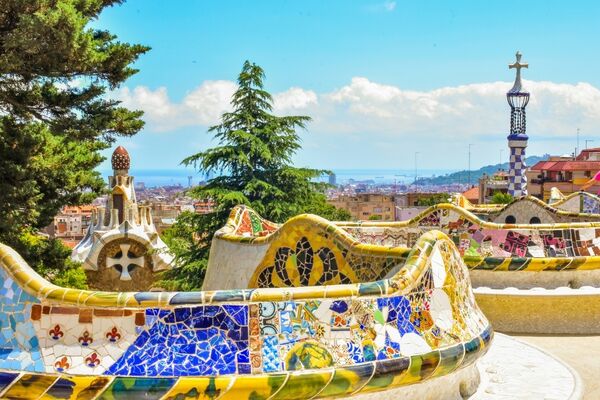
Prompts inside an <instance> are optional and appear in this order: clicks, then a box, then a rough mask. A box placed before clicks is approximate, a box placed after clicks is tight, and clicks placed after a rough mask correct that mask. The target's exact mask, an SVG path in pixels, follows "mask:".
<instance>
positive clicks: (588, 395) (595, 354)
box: [512, 335, 600, 400]
mask: <svg viewBox="0 0 600 400" xmlns="http://www.w3.org/2000/svg"><path fill="white" fill-rule="evenodd" d="M512 336H513V337H516V338H518V339H519V340H522V341H525V342H528V343H532V344H534V345H535V346H538V347H540V348H542V349H544V350H546V351H548V352H550V353H552V354H554V355H555V356H557V357H559V358H560V359H561V360H563V361H564V362H566V363H567V364H569V366H570V367H571V368H573V369H574V370H575V371H577V372H578V373H579V376H581V379H582V381H583V386H584V390H583V391H584V395H583V398H584V399H585V400H597V399H600V336H597V335H596V336H592V335H590V336H584V335H577V336H568V335H561V336H558V335H535V336H534V335H528V336H525V335H523V336H521V335H512Z"/></svg>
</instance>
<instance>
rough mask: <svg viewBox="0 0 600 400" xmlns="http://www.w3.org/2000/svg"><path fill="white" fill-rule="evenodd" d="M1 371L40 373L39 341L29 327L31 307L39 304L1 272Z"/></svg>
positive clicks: (30, 326)
mask: <svg viewBox="0 0 600 400" xmlns="http://www.w3.org/2000/svg"><path fill="white" fill-rule="evenodd" d="M0 280H1V281H2V282H3V285H2V289H1V290H0V368H6V369H22V370H25V371H30V372H43V371H44V370H45V368H44V363H43V362H42V357H41V354H40V348H39V341H38V339H37V337H36V334H35V329H34V328H33V324H32V323H31V320H30V318H31V306H32V304H38V303H39V300H38V299H36V298H35V297H33V296H31V295H29V294H28V293H26V292H25V291H23V289H21V287H20V286H19V285H17V284H16V283H15V282H14V281H13V280H12V279H11V278H10V277H9V276H8V274H7V273H6V272H5V271H4V270H3V269H0Z"/></svg>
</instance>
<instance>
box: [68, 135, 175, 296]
mask: <svg viewBox="0 0 600 400" xmlns="http://www.w3.org/2000/svg"><path fill="white" fill-rule="evenodd" d="M130 162H131V161H130V158H129V153H127V150H125V148H123V147H122V146H119V147H117V149H116V150H115V151H114V153H113V155H112V167H113V176H110V177H109V178H108V183H109V189H110V194H109V195H108V199H107V201H106V207H98V209H97V210H95V211H94V212H93V213H92V220H91V223H90V226H89V228H88V231H87V233H86V235H85V237H84V238H83V239H82V240H81V241H80V242H79V243H78V244H77V246H75V248H74V249H73V253H72V256H71V257H72V259H73V260H75V261H80V262H82V263H83V268H84V269H85V270H86V272H87V275H88V280H89V281H90V282H91V283H92V284H93V287H94V288H95V289H101V290H132V289H135V290H147V289H148V287H147V285H149V284H151V283H152V279H151V277H152V274H153V273H155V272H157V271H161V270H165V269H170V268H172V266H173V265H172V263H173V256H172V255H171V254H170V253H169V251H168V248H167V245H166V244H165V243H164V242H163V241H162V240H161V239H160V237H159V236H158V233H157V231H156V227H155V226H154V224H153V223H152V215H151V212H150V207H149V206H143V205H139V204H138V203H137V200H136V196H135V190H134V186H133V176H131V175H129V167H130Z"/></svg>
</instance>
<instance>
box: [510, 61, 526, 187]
mask: <svg viewBox="0 0 600 400" xmlns="http://www.w3.org/2000/svg"><path fill="white" fill-rule="evenodd" d="M521 57H522V54H521V53H520V52H519V51H517V54H516V61H515V62H514V63H512V64H509V65H508V68H509V69H513V68H514V69H515V70H516V71H517V74H516V76H515V83H514V84H513V87H512V88H511V89H510V90H509V91H508V93H506V100H507V101H508V104H509V105H510V134H509V135H508V138H507V139H508V148H509V149H510V162H509V173H508V194H510V195H511V196H513V197H521V196H525V195H527V177H526V176H525V170H526V169H527V166H526V165H525V148H526V147H527V139H528V137H527V133H526V130H527V125H526V116H525V107H527V103H529V92H528V91H527V90H525V89H524V88H523V82H522V81H521V69H522V68H529V64H528V63H525V62H521Z"/></svg>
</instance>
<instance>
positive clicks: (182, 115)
mask: <svg viewBox="0 0 600 400" xmlns="http://www.w3.org/2000/svg"><path fill="white" fill-rule="evenodd" d="M236 87H237V86H236V84H235V83H233V82H230V81H205V82H203V83H202V84H201V85H200V86H198V87H197V88H195V89H193V90H192V91H191V92H189V93H188V94H187V95H186V96H185V97H184V98H183V100H182V101H181V102H180V103H174V102H173V101H171V99H170V98H169V95H168V93H167V88H165V87H159V88H158V89H155V90H152V89H150V88H148V87H146V86H137V87H136V88H134V89H133V90H131V89H129V88H127V87H125V88H122V89H120V90H119V91H117V92H115V93H113V94H112V96H113V97H115V98H116V99H118V100H121V101H122V102H123V105H124V106H126V107H128V108H131V109H140V110H143V111H144V120H145V121H146V123H147V124H148V127H149V128H150V129H152V130H155V131H158V132H165V131H172V130H175V129H178V128H181V127H185V126H197V125H200V126H208V125H213V124H215V123H216V122H218V120H219V117H220V116H221V114H222V113H223V112H226V111H229V110H230V108H231V107H230V104H229V102H230V101H231V95H232V94H233V92H234V91H235V89H236Z"/></svg>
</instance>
